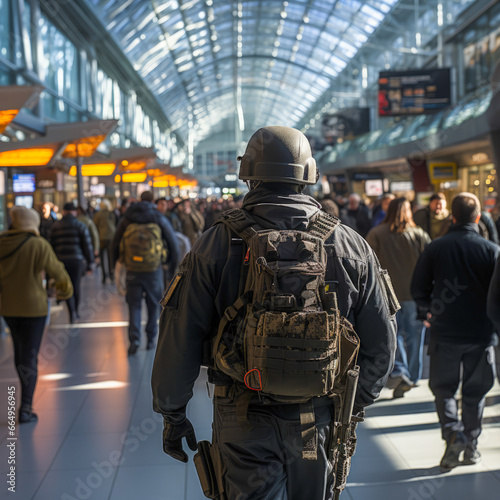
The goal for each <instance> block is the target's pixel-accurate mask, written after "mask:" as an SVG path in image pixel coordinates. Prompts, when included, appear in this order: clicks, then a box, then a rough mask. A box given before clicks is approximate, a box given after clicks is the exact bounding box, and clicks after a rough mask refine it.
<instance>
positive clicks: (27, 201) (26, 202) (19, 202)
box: [14, 196, 33, 208]
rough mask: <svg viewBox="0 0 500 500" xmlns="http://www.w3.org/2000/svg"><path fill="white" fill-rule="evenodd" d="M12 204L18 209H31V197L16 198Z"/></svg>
mask: <svg viewBox="0 0 500 500" xmlns="http://www.w3.org/2000/svg"><path fill="white" fill-rule="evenodd" d="M14 203H15V205H16V206H18V207H26V208H33V196H16V199H15V201H14Z"/></svg>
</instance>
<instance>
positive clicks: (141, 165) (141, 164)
mask: <svg viewBox="0 0 500 500" xmlns="http://www.w3.org/2000/svg"><path fill="white" fill-rule="evenodd" d="M122 167H124V168H123V169H122V170H127V171H129V170H130V171H134V172H137V171H138V170H144V169H145V168H146V162H145V161H144V160H138V161H133V162H132V163H130V162H128V161H127V160H124V161H122Z"/></svg>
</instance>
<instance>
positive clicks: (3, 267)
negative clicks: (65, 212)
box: [0, 207, 73, 423]
mask: <svg viewBox="0 0 500 500" xmlns="http://www.w3.org/2000/svg"><path fill="white" fill-rule="evenodd" d="M9 215H10V218H11V221H12V223H11V226H10V228H9V230H8V231H5V232H3V233H2V234H0V290H1V300H0V315H1V316H3V317H4V319H5V322H6V323H7V325H8V326H9V328H10V332H11V335H12V340H13V345H14V363H15V365H16V371H17V374H18V375H19V380H20V382H21V402H20V408H19V416H18V419H19V422H20V423H26V422H34V421H36V420H37V419H38V416H37V414H36V413H35V412H34V411H33V409H32V403H33V394H34V392H35V387H36V382H37V377H38V351H39V350H40V344H41V341H42V335H43V331H44V327H45V322H46V319H47V314H48V298H47V293H46V291H45V288H44V284H43V281H42V273H44V272H45V274H46V275H50V276H51V279H52V280H53V281H54V283H55V289H56V296H57V298H58V299H60V300H66V299H69V298H70V297H71V295H72V293H73V286H72V284H71V280H70V278H69V276H68V274H67V272H66V271H65V269H64V265H63V264H62V262H60V261H59V260H58V259H57V257H56V255H55V253H54V250H53V249H52V247H51V246H50V243H49V242H48V241H47V240H46V239H45V238H42V237H41V236H40V233H39V230H38V228H39V226H40V215H39V214H38V213H37V212H36V211H35V210H33V209H28V208H25V207H13V208H12V209H11V210H10V212H9Z"/></svg>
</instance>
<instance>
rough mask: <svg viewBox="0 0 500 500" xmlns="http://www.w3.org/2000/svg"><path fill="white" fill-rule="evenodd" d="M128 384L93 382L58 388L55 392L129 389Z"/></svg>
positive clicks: (114, 381) (117, 381)
mask: <svg viewBox="0 0 500 500" xmlns="http://www.w3.org/2000/svg"><path fill="white" fill-rule="evenodd" d="M128 385H129V384H128V383H127V382H120V381H119V380H106V381H104V382H93V383H91V384H80V385H70V386H68V387H57V388H55V389H53V390H54V391H95V390H98V389H121V388H122V387H127V386H128Z"/></svg>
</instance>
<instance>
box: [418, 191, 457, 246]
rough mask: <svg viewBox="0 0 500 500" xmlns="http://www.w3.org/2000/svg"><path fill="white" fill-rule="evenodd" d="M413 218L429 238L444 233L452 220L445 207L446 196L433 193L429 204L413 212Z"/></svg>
mask: <svg viewBox="0 0 500 500" xmlns="http://www.w3.org/2000/svg"><path fill="white" fill-rule="evenodd" d="M413 220H414V221H415V224H417V226H420V227H421V228H422V229H423V230H424V231H425V232H426V233H427V234H428V235H429V236H430V237H431V240H435V239H436V238H438V237H439V236H443V234H446V232H447V231H448V228H449V226H450V224H451V221H452V217H451V215H450V212H449V211H448V209H447V208H446V196H445V195H444V194H443V193H434V194H433V195H432V196H431V198H430V200H429V205H427V206H426V207H424V208H421V209H420V210H417V211H416V212H415V213H414V214H413Z"/></svg>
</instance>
